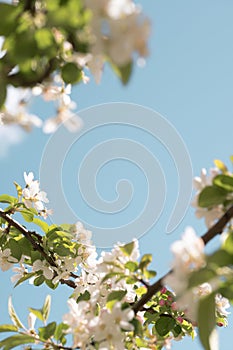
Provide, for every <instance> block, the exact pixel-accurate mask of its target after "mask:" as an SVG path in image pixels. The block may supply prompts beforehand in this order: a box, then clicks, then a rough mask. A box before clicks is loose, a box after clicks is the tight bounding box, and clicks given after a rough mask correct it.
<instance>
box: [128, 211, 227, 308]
mask: <svg viewBox="0 0 233 350" xmlns="http://www.w3.org/2000/svg"><path fill="white" fill-rule="evenodd" d="M232 218H233V206H231V207H230V208H229V209H228V210H227V211H226V213H225V214H224V215H223V216H222V217H221V218H220V219H219V220H218V221H217V222H216V224H215V225H214V226H212V227H211V228H210V229H209V230H208V231H207V232H206V233H205V234H204V235H202V236H201V238H202V240H203V242H204V244H205V245H206V244H207V243H208V242H209V241H211V240H212V239H213V238H214V237H215V236H217V235H218V234H221V233H222V232H223V229H224V227H225V226H226V224H227V223H228V222H229V221H230V220H231V219H232ZM172 272H173V270H170V271H168V272H167V273H166V274H165V275H164V276H163V277H161V278H160V279H159V280H158V281H156V282H155V283H153V284H151V285H150V286H149V287H148V288H147V292H146V293H145V294H144V295H143V296H142V297H141V299H139V300H138V301H137V302H136V303H135V304H134V305H133V307H132V309H133V310H134V312H135V314H136V313H137V312H138V311H140V310H141V309H142V308H143V306H144V305H145V304H146V303H147V302H148V301H149V300H150V299H151V298H152V297H153V295H154V294H156V293H157V292H158V291H159V290H160V289H162V288H163V280H164V278H166V277H167V276H169V275H170V274H171V273H172Z"/></svg>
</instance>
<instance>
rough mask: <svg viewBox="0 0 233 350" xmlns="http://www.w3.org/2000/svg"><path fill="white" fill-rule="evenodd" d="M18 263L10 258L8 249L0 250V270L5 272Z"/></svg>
mask: <svg viewBox="0 0 233 350" xmlns="http://www.w3.org/2000/svg"><path fill="white" fill-rule="evenodd" d="M16 262H18V260H17V259H16V258H14V257H13V256H11V250H10V248H6V249H4V250H2V249H0V268H1V270H2V271H7V270H9V269H10V268H11V267H12V264H14V263H16Z"/></svg>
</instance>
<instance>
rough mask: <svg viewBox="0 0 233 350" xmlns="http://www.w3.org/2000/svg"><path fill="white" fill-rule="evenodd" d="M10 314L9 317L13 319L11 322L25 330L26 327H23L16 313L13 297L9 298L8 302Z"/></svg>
mask: <svg viewBox="0 0 233 350" xmlns="http://www.w3.org/2000/svg"><path fill="white" fill-rule="evenodd" d="M8 312H9V316H10V318H11V321H12V322H13V323H14V325H15V326H16V327H18V328H23V329H24V328H25V327H24V326H23V324H22V322H21V321H20V319H19V318H18V316H17V314H16V312H15V309H14V307H13V304H12V299H11V297H9V300H8Z"/></svg>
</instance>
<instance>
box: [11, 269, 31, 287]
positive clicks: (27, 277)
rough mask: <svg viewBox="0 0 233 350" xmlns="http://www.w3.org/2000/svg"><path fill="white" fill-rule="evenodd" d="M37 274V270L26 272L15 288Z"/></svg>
mask: <svg viewBox="0 0 233 350" xmlns="http://www.w3.org/2000/svg"><path fill="white" fill-rule="evenodd" d="M33 276H35V272H30V273H27V274H25V275H24V276H23V277H21V278H20V279H19V280H18V281H17V283H16V284H15V285H14V288H15V287H17V286H19V285H20V284H21V283H23V282H24V281H27V280H28V279H29V278H31V277H33Z"/></svg>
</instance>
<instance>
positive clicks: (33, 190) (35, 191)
mask: <svg viewBox="0 0 233 350" xmlns="http://www.w3.org/2000/svg"><path fill="white" fill-rule="evenodd" d="M24 180H25V182H26V187H25V188H24V189H23V191H22V196H23V198H24V203H25V205H26V207H27V208H33V207H34V208H35V209H36V210H37V211H38V213H39V214H40V215H42V216H44V217H45V218H46V217H47V216H48V214H50V213H51V211H49V210H47V208H46V207H45V206H44V203H48V202H49V200H48V198H47V194H46V192H44V191H41V190H40V184H39V181H38V180H34V174H33V173H32V172H30V173H28V174H27V173H26V172H24Z"/></svg>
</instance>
